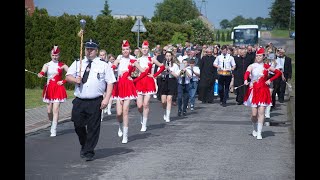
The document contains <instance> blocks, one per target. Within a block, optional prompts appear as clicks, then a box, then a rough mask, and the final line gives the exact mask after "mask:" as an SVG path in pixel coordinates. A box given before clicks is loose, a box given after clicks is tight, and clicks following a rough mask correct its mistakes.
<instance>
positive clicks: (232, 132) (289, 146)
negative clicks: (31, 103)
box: [25, 94, 295, 180]
mask: <svg viewBox="0 0 320 180" xmlns="http://www.w3.org/2000/svg"><path fill="white" fill-rule="evenodd" d="M218 101H219V100H218V99H215V103H214V104H201V103H199V102H198V101H197V102H196V103H197V104H196V109H195V110H194V111H190V110H189V111H188V113H187V116H186V117H177V107H176V106H173V109H172V112H171V117H172V118H171V120H172V121H171V122H170V123H166V122H165V121H164V120H163V118H162V117H163V110H162V108H161V104H160V103H159V101H157V100H155V99H152V102H151V104H150V108H151V110H150V117H149V121H148V129H147V131H146V132H140V128H141V125H140V120H139V114H138V111H137V108H136V107H132V108H131V109H130V112H129V119H130V124H129V142H128V143H127V144H122V143H121V140H122V139H121V138H119V137H118V136H117V130H118V125H117V122H116V119H115V115H114V114H115V112H113V114H112V115H111V116H106V117H105V118H104V120H103V122H102V123H101V133H100V139H99V142H98V145H97V147H96V149H95V152H96V156H95V160H94V161H89V162H85V161H83V160H82V159H81V158H80V156H79V152H80V145H79V142H78V138H77V135H76V134H75V132H74V129H73V124H72V122H71V121H66V122H64V123H62V124H59V125H58V129H57V136H56V137H49V135H50V132H49V131H50V130H49V128H46V129H43V130H39V131H37V132H36V133H32V134H29V135H27V136H26V138H25V179H26V180H51V179H52V180H53V179H55V180H69V179H70V180H73V179H74V180H96V179H97V180H109V179H110V180H117V179H119V180H121V179H129V180H135V179H137V180H138V179H139V180H151V179H160V180H162V179H163V180H171V179H172V180H173V179H190V180H191V179H196V180H198V179H210V180H211V179H219V180H230V179H235V180H279V179H281V180H284V179H285V180H290V179H292V180H293V179H295V170H294V169H295V151H294V149H295V148H294V138H293V132H292V123H291V120H290V119H288V114H287V103H282V104H278V105H277V107H276V110H275V111H272V112H271V126H264V127H263V134H262V136H263V139H262V140H257V139H256V138H254V137H253V136H251V134H250V133H251V132H252V125H251V122H250V120H249V119H250V113H251V109H250V108H249V107H246V106H243V105H236V102H235V97H234V94H230V99H229V100H228V102H227V107H222V106H220V104H219V103H218Z"/></svg>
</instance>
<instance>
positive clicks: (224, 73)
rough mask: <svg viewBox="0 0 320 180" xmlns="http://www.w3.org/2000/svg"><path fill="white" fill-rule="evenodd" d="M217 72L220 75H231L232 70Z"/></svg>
mask: <svg viewBox="0 0 320 180" xmlns="http://www.w3.org/2000/svg"><path fill="white" fill-rule="evenodd" d="M218 74H219V75H221V76H231V75H232V72H231V70H218Z"/></svg>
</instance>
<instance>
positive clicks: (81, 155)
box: [80, 147, 85, 158]
mask: <svg viewBox="0 0 320 180" xmlns="http://www.w3.org/2000/svg"><path fill="white" fill-rule="evenodd" d="M83 149H84V148H83V147H81V150H80V157H81V158H84V157H85V156H84V153H85V152H84V150H83Z"/></svg>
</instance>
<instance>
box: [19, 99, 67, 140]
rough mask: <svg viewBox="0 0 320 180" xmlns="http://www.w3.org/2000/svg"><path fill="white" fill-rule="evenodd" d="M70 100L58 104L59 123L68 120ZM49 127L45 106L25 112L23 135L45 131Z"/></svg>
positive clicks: (49, 122)
mask: <svg viewBox="0 0 320 180" xmlns="http://www.w3.org/2000/svg"><path fill="white" fill-rule="evenodd" d="M72 100H73V99H67V101H66V102H64V103H61V104H60V112H59V123H61V122H63V121H66V120H70V117H71V110H72ZM50 125H51V121H49V120H48V114H47V106H42V107H38V108H32V109H26V110H25V134H29V133H32V132H35V131H37V130H40V129H45V128H47V127H49V126H50Z"/></svg>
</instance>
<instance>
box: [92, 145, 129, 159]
mask: <svg viewBox="0 0 320 180" xmlns="http://www.w3.org/2000/svg"><path fill="white" fill-rule="evenodd" d="M131 152H133V150H132V149H128V148H125V147H117V148H104V149H97V150H95V158H96V159H102V158H106V157H109V156H114V155H122V154H127V153H131Z"/></svg>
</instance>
